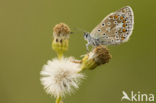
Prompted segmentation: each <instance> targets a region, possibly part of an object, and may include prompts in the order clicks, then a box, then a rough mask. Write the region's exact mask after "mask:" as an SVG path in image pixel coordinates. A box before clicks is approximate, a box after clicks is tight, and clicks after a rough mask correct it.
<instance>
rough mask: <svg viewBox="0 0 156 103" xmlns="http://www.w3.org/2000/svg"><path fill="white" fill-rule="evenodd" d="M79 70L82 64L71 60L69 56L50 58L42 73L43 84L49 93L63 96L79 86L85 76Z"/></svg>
mask: <svg viewBox="0 0 156 103" xmlns="http://www.w3.org/2000/svg"><path fill="white" fill-rule="evenodd" d="M79 70H80V65H79V64H76V63H73V62H71V61H70V59H69V58H63V59H61V60H58V59H53V60H49V61H48V63H47V64H46V65H44V66H43V69H42V71H41V73H40V74H41V76H42V77H41V79H40V80H41V84H42V85H43V86H44V89H45V90H46V92H47V93H48V94H51V95H53V96H54V97H58V96H61V97H63V96H65V94H71V93H73V92H74V91H75V89H78V88H79V84H80V82H81V80H82V79H83V78H84V75H83V74H82V73H78V71H79Z"/></svg>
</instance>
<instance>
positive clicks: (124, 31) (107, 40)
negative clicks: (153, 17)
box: [90, 6, 134, 45]
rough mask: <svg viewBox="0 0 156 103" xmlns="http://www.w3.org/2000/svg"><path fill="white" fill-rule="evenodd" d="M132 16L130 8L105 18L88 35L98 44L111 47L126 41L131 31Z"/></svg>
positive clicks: (124, 8) (127, 7) (122, 9)
mask: <svg viewBox="0 0 156 103" xmlns="http://www.w3.org/2000/svg"><path fill="white" fill-rule="evenodd" d="M133 24H134V14H133V10H132V8H131V7H130V6H126V7H123V8H121V9H119V10H118V11H116V12H113V13H111V14H109V15H108V16H107V17H105V18H104V19H103V20H102V21H101V23H100V24H98V25H97V26H96V27H95V28H94V29H93V30H92V32H91V33H90V36H91V37H92V38H94V39H99V42H100V44H103V45H112V44H120V43H122V42H126V41H128V39H129V37H130V36H131V34H132V31H133Z"/></svg>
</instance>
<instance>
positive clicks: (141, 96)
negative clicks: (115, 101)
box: [121, 91, 154, 102]
mask: <svg viewBox="0 0 156 103" xmlns="http://www.w3.org/2000/svg"><path fill="white" fill-rule="evenodd" d="M122 95H123V96H122V98H121V101H125V100H127V101H132V102H133V101H135V102H143V101H144V102H153V101H154V94H145V93H141V92H140V91H138V92H136V93H135V92H134V91H131V92H130V94H128V93H126V92H125V91H122Z"/></svg>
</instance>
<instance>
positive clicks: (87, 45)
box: [86, 43, 90, 51]
mask: <svg viewBox="0 0 156 103" xmlns="http://www.w3.org/2000/svg"><path fill="white" fill-rule="evenodd" d="M89 45H90V44H89V43H87V44H86V49H87V51H89V48H88V47H89Z"/></svg>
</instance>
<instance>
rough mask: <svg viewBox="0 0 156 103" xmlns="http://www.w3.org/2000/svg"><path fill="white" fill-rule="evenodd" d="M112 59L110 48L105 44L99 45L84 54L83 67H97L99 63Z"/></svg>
mask: <svg viewBox="0 0 156 103" xmlns="http://www.w3.org/2000/svg"><path fill="white" fill-rule="evenodd" d="M110 59H111V55H110V53H109V51H108V49H107V48H106V47H104V46H97V47H96V48H94V49H93V50H92V51H91V52H89V53H88V54H86V55H85V56H84V58H83V59H82V67H81V69H82V70H83V69H91V70H92V69H95V68H96V67H97V66H99V65H102V64H106V63H108V62H109V60H110Z"/></svg>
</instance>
